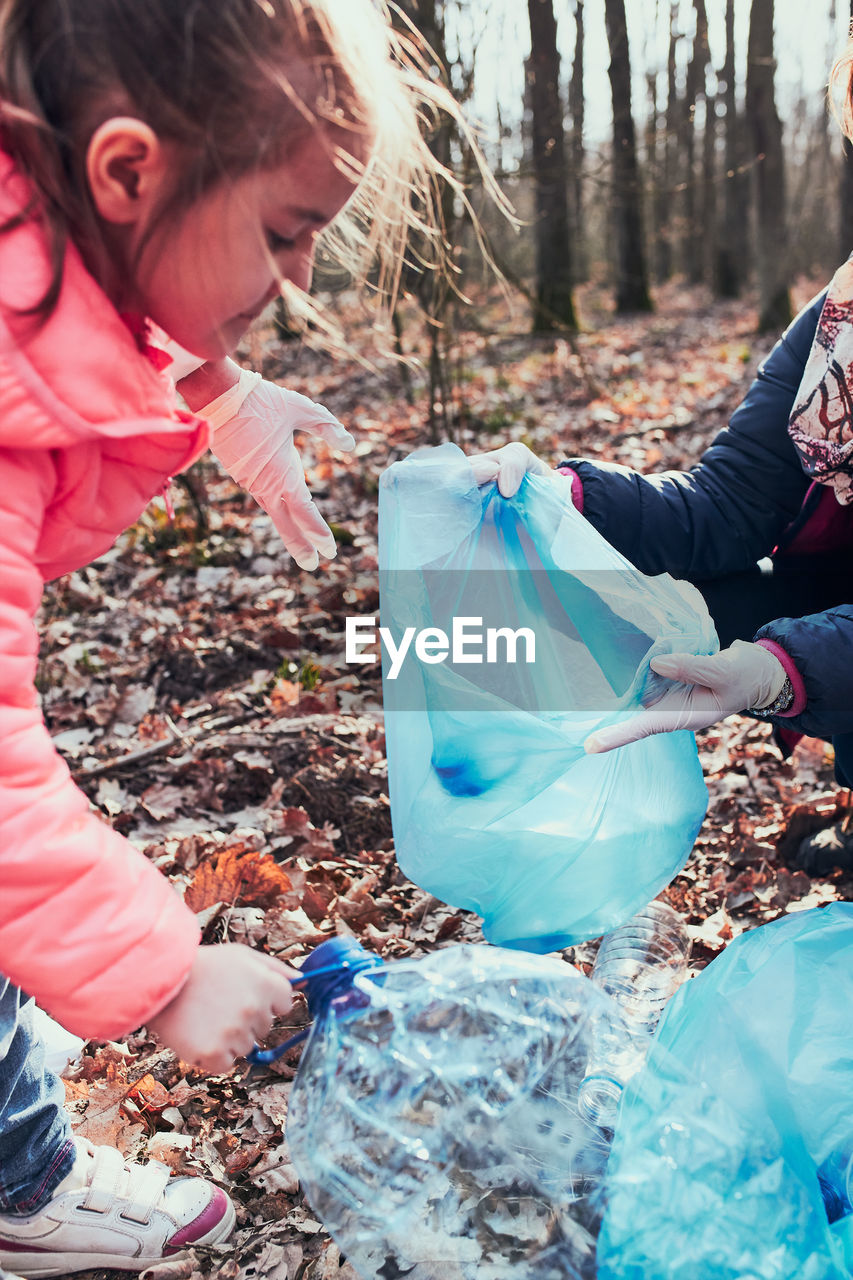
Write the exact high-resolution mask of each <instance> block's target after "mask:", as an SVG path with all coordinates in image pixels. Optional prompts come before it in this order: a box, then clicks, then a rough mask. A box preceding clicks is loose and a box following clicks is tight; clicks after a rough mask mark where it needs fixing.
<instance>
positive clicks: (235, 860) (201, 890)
mask: <svg viewBox="0 0 853 1280" xmlns="http://www.w3.org/2000/svg"><path fill="white" fill-rule="evenodd" d="M290 887H291V885H290V879H289V877H288V875H287V873H286V872H285V871H283V870H282V868H281V867H280V866H279V865H278V863H277V862H276V861H275V859H274V858H272V857H271V856H270V855H269V854H264V853H260V852H258V850H257V849H247V848H246V846H245V845H244V844H242V843H241V844H235V845H230V846H229V847H228V848H227V849H223V850H222V851H221V852H220V853H217V854H216V855H215V856H214V857H213V858H212V859H211V860H210V861H209V862H204V863H202V865H201V866H200V867H199V869H198V870H197V871H196V873H195V875H194V877H193V879H192V880H191V881H190V883H189V885H188V886H187V889H186V893H185V894H184V901H185V902H186V904H187V906H188V907H189V908H190V910H191V911H196V912H198V911H204V910H205V908H206V907H212V906H214V905H215V904H216V903H217V902H225V903H228V904H230V905H232V906H233V905H234V904H236V903H237V902H239V903H241V904H242V905H244V906H258V907H270V906H272V905H273V904H274V903H275V901H276V899H277V898H279V897H280V896H281V894H283V893H286V892H287V891H288V890H289V889H290Z"/></svg>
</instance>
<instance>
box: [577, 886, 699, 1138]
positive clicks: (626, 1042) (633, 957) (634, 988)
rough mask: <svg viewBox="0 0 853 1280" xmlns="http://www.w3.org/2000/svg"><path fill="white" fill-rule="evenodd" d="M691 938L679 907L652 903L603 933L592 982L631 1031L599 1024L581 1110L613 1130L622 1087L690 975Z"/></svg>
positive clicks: (589, 1118)
mask: <svg viewBox="0 0 853 1280" xmlns="http://www.w3.org/2000/svg"><path fill="white" fill-rule="evenodd" d="M689 956H690V938H689V936H688V933H687V929H686V928H685V926H684V922H683V921H682V919H681V917H680V916H679V914H678V912H677V911H673V909H672V907H670V906H668V905H667V903H665V902H650V903H649V905H648V906H647V907H644V908H643V910H642V911H638V912H637V914H636V915H634V916H632V917H631V919H630V920H627V921H626V922H625V924H623V925H620V927H619V928H618V929H614V931H613V932H612V933H608V934H607V935H606V936H605V937H604V938H602V940H601V943H600V945H599V948H598V954H597V956H596V958H595V964H594V965H593V969H592V974H591V977H592V981H593V982H594V983H595V984H596V985H597V986H599V987H601V989H602V990H603V991H606V992H607V994H608V995H609V996H611V997H612V998H613V999H614V1000H615V1001H616V1002H617V1004H618V1005H619V1006H620V1008H621V1010H622V1013H623V1016H624V1019H625V1023H624V1028H625V1031H626V1032H627V1034H625V1035H623V1034H622V1031H621V1029H620V1028H617V1029H615V1030H614V1029H612V1028H610V1027H609V1026H607V1025H606V1024H602V1025H601V1026H599V1027H597V1028H596V1030H595V1032H594V1035H593V1049H592V1053H591V1054H590V1058H589V1060H588V1062H587V1068H586V1075H585V1077H584V1079H583V1081H582V1082H581V1087H580V1098H579V1106H580V1111H581V1115H583V1116H585V1117H586V1119H587V1120H589V1121H590V1122H591V1123H592V1124H597V1125H602V1126H604V1127H606V1128H610V1129H612V1128H613V1126H614V1124H615V1122H616V1115H617V1113H618V1110H619V1102H620V1099H621V1096H622V1091H623V1090H624V1088H625V1085H626V1084H627V1083H628V1081H629V1080H630V1079H631V1078H632V1077H633V1076H635V1075H636V1074H637V1072H638V1071H639V1070H640V1068H641V1067H642V1065H643V1063H644V1061H645V1059H646V1055H647V1053H648V1050H649V1046H650V1044H651V1039H652V1036H653V1035H654V1033H655V1028H656V1027H657V1025H658V1022H659V1021H660V1017H661V1014H662V1013H663V1011H664V1008H665V1006H666V1004H667V1002H668V1001H669V1000H670V999H671V997H672V996H673V995H674V994H675V992H676V991H677V989H678V987H679V986H680V985H681V983H682V982H683V980H684V978H685V977H686V976H687V961H688V958H689Z"/></svg>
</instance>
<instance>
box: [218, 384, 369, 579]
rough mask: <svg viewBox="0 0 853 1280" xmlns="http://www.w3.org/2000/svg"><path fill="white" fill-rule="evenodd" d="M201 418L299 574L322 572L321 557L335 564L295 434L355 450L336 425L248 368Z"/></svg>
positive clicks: (328, 416) (297, 396)
mask: <svg viewBox="0 0 853 1280" xmlns="http://www.w3.org/2000/svg"><path fill="white" fill-rule="evenodd" d="M198 412H199V415H200V417H202V418H206V419H207V420H208V422H209V423H210V424H211V426H212V427H213V444H212V446H211V447H212V449H213V452H214V453H215V454H216V456H217V458H218V459H219V461H220V462H221V463H222V465H223V467H224V468H225V470H226V471H227V472H228V474H229V475H230V476H232V477H233V478H234V479H235V480H236V481H237V483H238V484H239V485H242V487H243V488H244V489H247V490H248V492H249V493H250V494H251V495H252V497H253V498H254V499H255V501H256V502H257V503H258V505H259V506H261V507H263V509H264V511H266V513H267V514H268V515H269V516H270V517H271V518H272V522H273V524H274V525H275V527H276V529H277V530H278V532H279V533H280V534H281V540H282V542H283V543H284V545H285V546H286V547H287V550H288V551H289V552H290V554H291V555H292V556H293V558H294V560H295V561H296V563H297V564H298V565H299V567H300V568H301V569H316V568H317V565H318V563H319V556H320V555H324V556H327V557H328V558H329V559H331V558H332V557H333V556H334V554H335V550H336V548H335V539H334V537H333V535H332V531H331V529H330V528H329V526H328V525H327V524H326V521H325V520H324V519H323V517H322V516H321V515H320V512H319V511H318V510H317V507H316V505H315V503H314V500H313V498H312V497H311V494H310V492H309V490H308V485H307V484H306V483H305V474H304V472H303V470H302V463H301V461H300V458H299V454H298V453H297V451H296V445H295V444H294V441H293V433H294V431H307V432H309V433H310V434H311V435H315V436H321V437H322V438H323V439H324V440H325V441H326V443H327V444H329V445H331V447H332V448H333V449H343V450H349V449H352V448H354V446H355V441H354V440H353V438H352V436H351V435H350V433H349V432H348V431H347V430H346V428H345V427H343V426H341V424H340V422H338V420H337V418H336V417H334V415H333V414H331V413H329V410H328V409H324V408H323V406H322V405H321V404H315V402H314V401H313V400H309V399H308V397H307V396H302V395H300V394H299V393H298V392H297V391H288V390H286V389H285V388H284V387H279V386H277V385H276V384H275V383H274V382H265V381H264V380H263V379H262V378H261V376H260V374H258V373H251V372H250V371H249V370H248V369H244V370H243V371H242V372H241V374H240V378H239V381H238V382H237V383H235V385H234V386H232V387H229V389H228V390H227V391H225V392H224V393H223V394H222V395H221V396H219V397H218V398H217V399H216V400H214V401H213V402H212V403H211V404H209V405H207V406H206V407H205V408H203V409H200V410H199V411H198Z"/></svg>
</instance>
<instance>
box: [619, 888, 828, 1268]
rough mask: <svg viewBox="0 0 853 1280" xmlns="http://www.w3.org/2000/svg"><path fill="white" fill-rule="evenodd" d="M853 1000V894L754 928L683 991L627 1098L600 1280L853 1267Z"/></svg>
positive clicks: (669, 1009) (665, 1018)
mask: <svg viewBox="0 0 853 1280" xmlns="http://www.w3.org/2000/svg"><path fill="white" fill-rule="evenodd" d="M851 1007H853V905H851V904H849V903H833V904H832V905H831V906H829V907H826V908H825V909H821V910H812V911H804V912H801V913H797V914H795V915H791V916H787V917H785V918H784V919H782V920H777V921H774V922H773V923H772V924H768V925H764V926H762V927H761V928H758V929H753V930H750V931H749V932H748V933H745V934H742V935H741V936H740V937H739V938H737V939H735V941H734V942H732V943H731V944H730V945H729V946H728V947H727V948H726V950H725V951H724V952H723V953H722V954H721V955H720V956H718V957H717V958H716V959H715V960H714V961H713V962H712V963H711V964H710V965H709V966H708V967H707V968H706V969H705V970H703V972H702V973H701V974H700V975H699V976H698V977H697V978H695V979H693V980H692V981H691V982H688V983H687V984H686V985H685V986H683V987H682V988H681V989H680V991H679V992H678V993H677V994H676V995H675V996H674V998H673V1000H672V1001H671V1003H670V1004H669V1005H668V1006H667V1009H666V1011H665V1012H664V1015H663V1018H662V1020H661V1023H660V1025H659V1027H658V1031H657V1035H656V1037H655V1040H654V1041H653V1043H652V1047H651V1051H650V1053H649V1056H648V1058H647V1061H646V1065H645V1067H644V1068H643V1070H642V1071H641V1072H640V1074H639V1075H638V1076H636V1077H635V1078H634V1080H633V1081H632V1082H631V1083H630V1084H629V1085H628V1087H627V1089H626V1091H625V1094H624V1096H623V1100H622V1107H621V1110H620V1114H619V1120H618V1124H617V1128H616V1134H615V1138H614V1144H613V1150H612V1153H611V1157H610V1161H609V1163H608V1167H607V1178H606V1185H605V1198H606V1202H607V1209H606V1212H605V1214H604V1220H603V1224H602V1229H601V1235H600V1238H599V1242H598V1263H599V1277H600V1280H695V1277H697V1276H701V1277H702V1280H755V1278H758V1277H760V1278H761V1280H840V1278H841V1277H844V1276H847V1275H849V1274H853V1212H851V1211H850V1199H849V1196H848V1189H849V1182H848V1176H847V1175H848V1171H849V1169H850V1161H851V1158H853V1036H851V1031H850V1009H851ZM638 1203H642V1212H638V1211H637V1206H638ZM830 1218H833V1219H834V1220H833V1221H832V1222H831V1223H830Z"/></svg>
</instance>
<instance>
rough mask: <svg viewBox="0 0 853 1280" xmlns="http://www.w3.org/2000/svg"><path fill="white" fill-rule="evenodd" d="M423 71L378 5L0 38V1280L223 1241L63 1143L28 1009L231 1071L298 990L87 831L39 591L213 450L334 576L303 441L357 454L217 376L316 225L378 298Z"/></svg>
mask: <svg viewBox="0 0 853 1280" xmlns="http://www.w3.org/2000/svg"><path fill="white" fill-rule="evenodd" d="M413 56H414V55H413V54H412V52H411V50H409V49H408V48H407V44H406V41H405V40H403V39H401V38H400V37H397V36H394V35H393V33H392V32H391V30H390V27H389V26H388V24H387V23H386V22H385V21H384V19H383V18H382V17H381V16H380V14H379V13H378V11H377V8H376V6H375V5H374V4H373V3H372V0H204V2H203V3H199V2H198V0H145V2H144V3H143V4H140V3H139V2H138V0H7V2H6V3H4V4H3V5H2V7H0V974H2V977H0V1266H2V1267H6V1268H9V1269H10V1270H11V1271H13V1272H16V1273H18V1274H21V1275H38V1276H49V1275H60V1274H67V1273H68V1272H73V1271H76V1270H82V1269H88V1268H92V1267H115V1268H122V1269H126V1270H130V1271H139V1270H141V1269H142V1268H144V1267H146V1266H148V1265H149V1264H151V1263H153V1262H155V1261H156V1260H158V1259H160V1258H162V1257H168V1256H174V1254H175V1253H176V1252H178V1251H179V1250H180V1249H181V1248H182V1247H184V1246H187V1245H190V1244H210V1243H216V1242H219V1241H221V1240H222V1239H224V1238H225V1237H226V1236H227V1234H228V1233H229V1231H230V1229H231V1226H232V1225H233V1222H234V1210H233V1207H232V1206H231V1204H230V1202H229V1200H228V1198H227V1197H226V1196H225V1195H224V1193H223V1192H222V1191H220V1190H219V1189H218V1188H215V1187H213V1186H212V1185H211V1184H210V1183H208V1182H206V1181H205V1180H204V1179H198V1178H178V1179H171V1180H170V1179H169V1176H168V1171H167V1170H166V1169H165V1168H163V1167H162V1166H159V1165H157V1164H156V1162H154V1163H149V1164H148V1165H146V1166H144V1167H142V1166H138V1165H134V1164H132V1163H126V1162H124V1161H123V1160H122V1159H121V1157H120V1156H119V1154H118V1152H116V1151H114V1150H110V1149H107V1148H95V1147H93V1146H91V1145H90V1144H88V1143H86V1142H84V1141H82V1140H75V1139H74V1138H72V1136H71V1134H70V1130H69V1126H68V1121H67V1118H66V1116H65V1113H64V1111H63V1110H62V1105H61V1100H62V1096H63V1093H62V1086H61V1084H60V1082H59V1081H57V1080H56V1078H55V1077H53V1076H51V1075H50V1074H49V1073H47V1072H46V1071H45V1070H44V1066H43V1055H42V1052H41V1049H40V1046H39V1045H38V1043H37V1042H36V1038H35V1033H34V1030H33V1025H32V1017H31V1012H32V1008H31V1003H29V1002H28V999H27V997H25V996H23V995H22V994H21V993H22V991H26V992H27V993H28V996H34V997H35V998H36V999H37V1000H38V1001H39V1003H40V1004H41V1005H42V1006H43V1007H44V1008H45V1009H46V1010H47V1011H48V1012H49V1013H51V1014H53V1016H54V1017H55V1018H56V1019H57V1020H58V1021H59V1022H61V1023H62V1024H63V1025H64V1026H66V1027H67V1028H68V1029H69V1030H71V1031H74V1032H76V1033H78V1034H80V1035H83V1036H86V1037H98V1038H111V1039H112V1038H116V1037H120V1036H121V1035H122V1034H124V1033H126V1032H128V1031H129V1030H131V1029H133V1028H135V1027H137V1026H138V1025H140V1024H141V1023H147V1024H148V1026H149V1027H151V1028H152V1029H153V1030H154V1031H156V1033H157V1034H158V1035H159V1036H160V1037H161V1038H162V1040H163V1041H164V1042H165V1043H166V1044H168V1045H170V1046H171V1047H172V1048H173V1049H174V1050H175V1051H176V1052H177V1053H178V1054H179V1055H180V1057H181V1058H182V1059H183V1060H184V1061H186V1062H192V1063H196V1064H198V1065H200V1066H202V1067H203V1068H205V1069H210V1070H220V1071H221V1070H227V1069H228V1068H229V1067H230V1065H231V1064H232V1063H233V1061H234V1058H235V1057H237V1056H239V1055H241V1054H244V1053H245V1052H246V1051H247V1050H248V1049H249V1048H250V1047H251V1045H252V1043H253V1041H255V1040H257V1039H261V1038H262V1037H263V1036H264V1035H265V1033H266V1032H267V1030H268V1029H269V1026H270V1023H271V1022H272V1020H273V1018H274V1017H276V1016H277V1015H281V1014H284V1013H286V1012H287V1010H288V1009H289V1007H290V1003H291V988H290V983H289V978H290V977H291V976H292V974H291V973H290V971H289V970H288V969H287V968H286V967H285V966H284V965H283V964H281V963H279V962H278V961H276V960H274V959H272V958H271V957H270V956H267V955H264V954H262V953H260V952H257V951H253V950H251V949H250V948H248V947H242V946H235V945H226V946H219V947H201V948H200V947H199V930H198V926H197V924H196V920H195V917H194V916H193V915H192V913H191V912H190V911H189V909H188V908H187V907H186V906H185V905H184V903H183V902H182V900H181V899H180V898H179V897H178V895H177V894H176V893H175V892H174V891H173V890H172V888H171V887H170V885H169V884H168V883H167V881H165V880H164V879H163V878H162V877H161V876H160V874H159V873H158V872H157V871H156V870H155V868H154V867H153V866H152V865H151V864H150V863H149V862H148V861H147V860H146V859H145V858H144V857H143V856H142V855H141V854H140V853H139V852H137V851H136V850H135V849H134V848H133V847H132V846H131V845H130V844H129V843H128V842H127V841H126V840H124V839H123V838H122V837H121V836H120V835H118V834H117V833H116V832H114V831H113V830H112V829H110V828H109V827H107V826H106V825H104V824H103V823H102V822H101V821H100V820H99V819H97V818H96V817H95V816H93V814H92V813H91V812H90V810H89V806H88V804H87V801H86V798H85V797H84V796H83V795H82V794H81V793H80V792H79V791H78V790H77V789H76V788H75V786H74V785H73V783H72V781H71V778H70V776H69V772H68V769H67V768H66V766H65V764H64V763H63V761H62V760H61V759H60V757H59V756H58V755H57V754H56V752H55V751H54V749H53V746H52V744H51V741H50V738H49V736H48V733H47V730H46V728H45V725H44V723H43V721H42V718H41V714H40V711H39V705H38V698H37V695H36V693H35V690H34V686H33V679H34V675H35V667H36V654H37V638H36V633H35V629H34V617H35V614H36V611H37V609H38V606H39V600H40V597H41V592H42V585H43V582H44V581H45V580H46V579H49V578H53V577H55V576H57V575H58V574H62V573H66V572H68V571H69V570H72V569H74V568H77V567H79V566H81V565H84V564H86V563H87V562H88V561H90V560H91V559H93V558H94V557H95V556H97V555H99V554H101V553H102V552H103V551H105V550H106V549H107V548H108V547H109V546H110V545H111V543H112V542H113V540H114V539H115V537H116V535H117V534H118V533H119V532H120V531H121V530H122V529H124V528H125V527H126V526H127V525H128V524H130V523H131V522H132V521H134V520H135V519H136V518H137V517H138V516H139V514H140V512H141V510H142V509H143V507H144V506H145V504H146V503H147V502H148V500H149V499H150V498H151V497H152V496H153V495H155V494H157V493H158V492H160V491H161V489H162V488H163V485H164V483H165V482H166V481H167V479H168V477H170V476H172V475H174V474H175V473H176V472H177V471H180V470H181V469H182V468H184V467H187V466H188V465H189V464H190V463H191V462H192V461H193V459H194V458H196V457H198V455H199V454H200V453H202V452H203V451H204V449H205V448H207V446H208V444H209V442H210V435H211V425H210V422H211V421H212V422H213V424H214V427H213V429H214V431H215V433H216V435H215V440H214V445H215V447H216V449H217V452H218V453H219V455H220V457H221V458H222V459H223V461H224V462H225V463H226V465H227V466H228V467H229V469H231V471H232V474H234V475H235V476H237V477H238V478H239V479H240V480H241V481H242V482H243V483H245V484H246V485H247V486H248V487H249V488H250V490H251V491H252V492H253V493H255V494H256V496H257V497H258V499H259V501H261V502H262V504H263V505H264V506H265V507H266V508H267V509H268V510H269V511H270V513H271V514H272V516H273V518H274V520H275V521H276V524H277V525H278V527H279V529H280V531H281V532H282V535H283V537H284V539H285V542H286V543H287V545H288V547H289V549H290V550H291V552H292V554H293V555H294V557H295V558H296V559H297V560H298V562H299V563H300V564H302V565H304V566H306V567H310V568H313V567H315V566H316V564H317V556H318V553H322V554H325V555H333V554H334V541H333V539H332V536H331V534H330V532H329V529H328V527H327V526H326V524H325V522H324V521H323V520H322V518H321V517H320V515H319V513H318V512H317V510H316V508H315V507H314V505H313V503H312V502H311V499H310V495H309V494H308V490H307V488H306V486H305V482H304V479H303V477H302V472H301V468H300V466H299V462H298V458H297V457H296V454H295V451H294V449H293V444H292V433H293V428H294V426H308V427H309V428H311V429H314V430H317V431H319V432H321V433H322V434H324V435H325V436H326V437H327V438H328V439H329V440H330V441H332V442H333V443H334V444H336V445H337V446H339V447H343V446H345V445H346V444H347V443H348V440H349V438H348V437H347V433H346V432H344V431H343V428H342V427H340V425H339V424H338V423H336V422H335V420H334V419H333V418H332V417H331V415H330V414H328V413H326V411H325V410H323V409H322V408H320V407H319V406H314V405H311V403H310V402H309V401H306V400H304V398H302V397H295V396H293V395H292V394H290V393H288V392H284V391H282V389H281V388H278V387H274V386H271V385H270V384H267V383H261V384H260V385H258V383H259V379H258V378H257V376H256V375H251V374H242V373H241V371H240V370H239V369H238V368H237V366H235V365H233V364H231V363H230V361H229V360H228V359H227V356H228V352H229V351H231V350H232V349H233V348H234V346H235V344H236V343H237V340H238V339H239V337H240V336H241V334H242V333H243V331H244V330H245V329H246V327H247V326H248V324H249V323H250V321H251V320H252V319H253V317H255V316H256V315H257V314H258V313H259V312H260V311H261V310H262V309H263V307H264V306H265V305H266V304H267V303H268V302H269V301H270V300H271V298H272V297H273V296H274V295H275V294H276V293H278V292H279V291H280V290H281V289H282V288H283V287H288V288H289V290H290V293H289V297H290V298H291V299H292V298H293V297H294V296H302V297H303V298H304V297H305V295H306V293H307V290H308V287H309V283H310V278H311V269H312V259H313V253H314V246H315V241H316V239H317V236H318V234H319V233H320V232H321V231H322V230H323V228H325V227H326V226H327V225H328V224H329V223H331V222H332V221H333V220H336V236H337V240H338V244H339V245H343V246H344V247H346V246H349V247H350V248H353V247H358V246H357V245H356V241H358V240H359V239H361V240H362V241H363V242H364V243H363V244H362V246H361V247H362V248H363V249H366V250H372V249H376V248H378V250H379V252H380V255H381V254H382V253H383V252H384V254H385V258H384V261H385V264H386V267H385V270H386V276H387V271H388V270H389V269H390V270H391V271H392V272H393V271H394V269H395V263H396V262H397V261H398V260H399V255H400V251H401V246H402V244H403V242H404V239H405V233H406V229H407V226H408V225H410V224H415V223H417V224H418V225H419V226H420V227H421V230H423V219H424V210H425V209H428V208H430V207H431V203H430V197H429V191H430V187H431V180H432V176H433V174H434V172H435V166H434V164H433V162H432V160H431V157H430V153H429V150H428V148H427V147H426V145H425V143H424V141H423V140H422V138H421V136H420V133H419V129H418V119H419V114H420V110H421V107H422V105H423V103H424V102H429V103H432V104H436V103H441V102H442V91H441V90H440V89H437V88H436V86H434V85H432V84H431V83H430V82H429V80H428V79H426V78H425V77H423V76H422V75H420V73H419V72H418V70H417V68H416V66H415V65H414V63H413V61H412V59H413ZM445 105H450V103H449V100H447V102H446V103H445ZM344 205H347V210H346V212H345V214H344V219H343V220H341V219H340V218H339V217H338V215H339V213H340V212H341V210H342V209H343V206H344ZM353 213H354V215H355V216H352V215H353ZM153 326H157V332H162V333H163V334H168V335H169V337H170V338H171V339H172V340H173V341H174V343H176V344H179V346H180V347H182V348H183V349H184V350H185V351H189V352H193V353H194V354H195V356H196V357H197V359H196V361H195V364H198V363H199V361H200V360H203V361H204V362H205V363H204V364H203V365H202V366H201V367H200V368H198V369H196V370H195V371H194V372H193V373H192V374H191V375H190V376H189V377H187V378H185V379H184V380H183V381H181V382H180V384H179V385H180V390H181V393H182V395H183V398H184V402H185V403H186V404H187V405H189V406H190V411H189V412H188V411H187V410H185V409H181V408H179V407H178V401H177V397H176V395H175V385H174V382H172V381H170V380H169V378H168V377H167V376H165V375H164V373H163V372H162V368H163V365H164V362H165V363H168V360H166V359H165V357H164V355H163V351H162V350H161V349H159V348H156V347H154V346H152V333H154V332H155V330H154V329H153ZM206 407H207V408H208V409H209V413H208V412H205V408H206ZM198 410H201V411H202V412H201V413H200V414H199V416H196V415H195V413H194V412H193V411H198ZM208 419H210V421H208Z"/></svg>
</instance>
